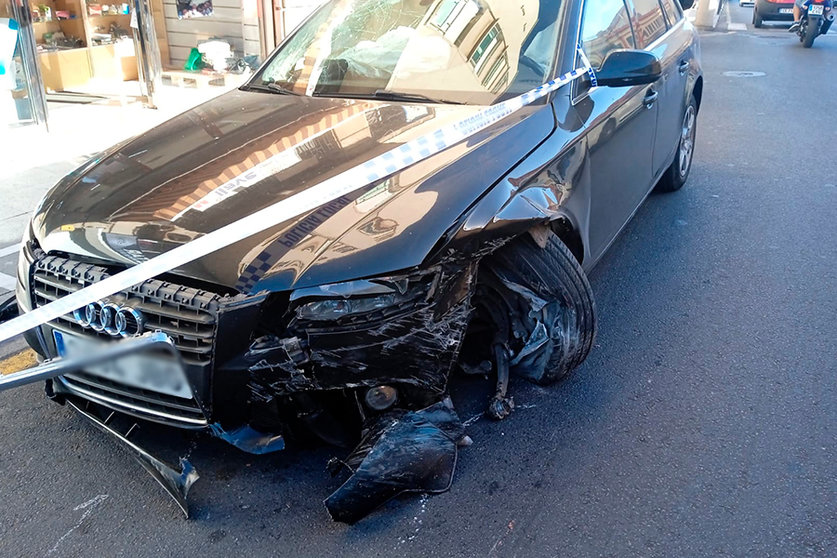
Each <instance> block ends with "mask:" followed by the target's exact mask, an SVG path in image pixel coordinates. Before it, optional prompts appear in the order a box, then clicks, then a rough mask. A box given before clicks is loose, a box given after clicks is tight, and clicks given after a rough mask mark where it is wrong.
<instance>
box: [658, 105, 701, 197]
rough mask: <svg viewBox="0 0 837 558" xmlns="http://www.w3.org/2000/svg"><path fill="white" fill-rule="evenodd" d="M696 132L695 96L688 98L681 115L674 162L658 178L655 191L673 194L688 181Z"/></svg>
mask: <svg viewBox="0 0 837 558" xmlns="http://www.w3.org/2000/svg"><path fill="white" fill-rule="evenodd" d="M696 132H697V101H696V100H695V96H694V95H692V96H691V97H690V98H689V104H688V105H687V106H686V111H685V112H684V113H683V121H682V123H681V127H680V139H679V140H678V143H677V152H676V153H675V154H674V161H673V162H672V163H671V166H670V167H669V168H668V169H667V170H666V172H665V173H663V176H661V177H660V181H659V182H658V183H657V186H656V190H657V191H658V192H674V191H676V190H679V189H680V188H682V187H683V185H684V184H685V183H686V180H688V179H689V172H690V171H691V170H692V157H693V156H694V153H695V134H696Z"/></svg>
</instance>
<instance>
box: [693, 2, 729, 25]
mask: <svg viewBox="0 0 837 558" xmlns="http://www.w3.org/2000/svg"><path fill="white" fill-rule="evenodd" d="M701 1H703V0H695V5H694V6H692V7H691V8H689V9H688V10H686V11H685V15H686V19H688V20H689V21H691V22H692V23H694V22H695V17H696V16H697V5H698V2H701ZM728 1H729V0H709V12H710V13H711V14H712V26H711V27H700V28H701V29H703V30H711V29H715V28H716V27H718V21H719V20H720V18H721V13H722V12H723V11H724V9H726V4H727V2H728Z"/></svg>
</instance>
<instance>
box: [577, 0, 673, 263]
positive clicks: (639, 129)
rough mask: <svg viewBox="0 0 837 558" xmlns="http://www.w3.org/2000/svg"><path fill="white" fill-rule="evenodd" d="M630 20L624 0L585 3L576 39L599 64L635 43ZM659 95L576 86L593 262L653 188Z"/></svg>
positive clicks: (648, 90)
mask: <svg viewBox="0 0 837 558" xmlns="http://www.w3.org/2000/svg"><path fill="white" fill-rule="evenodd" d="M655 1H656V0H655ZM631 21H632V20H631V17H630V16H629V12H628V8H627V5H626V4H625V3H624V0H586V1H585V2H584V8H583V13H582V20H581V28H580V29H581V33H580V38H581V41H580V42H581V45H582V47H583V49H584V52H585V53H586V55H587V57H588V58H589V59H590V63H591V64H592V66H593V68H598V67H600V66H601V64H602V62H603V61H604V59H605V57H606V56H607V55H608V54H609V53H610V52H612V51H614V50H618V49H632V48H635V47H636V42H635V39H634V32H633V28H632V24H631ZM585 79H586V78H585ZM657 95H658V92H657V90H656V85H655V84H652V85H650V86H649V85H640V86H634V87H592V88H591V87H590V82H589V80H586V81H583V82H580V83H577V85H576V90H575V91H574V100H573V103H574V105H575V109H576V113H577V114H578V115H579V117H580V118H581V119H582V120H583V122H584V124H585V126H586V127H587V128H588V129H589V130H588V133H587V138H588V147H589V157H590V159H589V160H590V185H591V189H590V228H589V250H590V255H591V256H592V257H593V261H595V260H596V259H598V257H599V256H600V255H601V253H602V252H604V250H605V249H606V248H607V246H608V245H609V244H610V242H611V241H612V240H613V238H614V237H615V236H616V235H617V234H618V233H619V231H620V230H621V229H622V226H623V225H624V224H625V223H626V222H627V221H628V219H630V217H631V215H633V213H634V211H636V208H637V207H638V206H639V204H640V203H641V202H642V199H643V198H644V196H645V194H646V193H647V192H648V190H649V189H650V188H651V185H652V179H653V172H652V156H653V152H654V133H655V129H656V125H657V103H656V99H657Z"/></svg>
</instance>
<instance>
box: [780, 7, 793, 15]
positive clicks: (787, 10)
mask: <svg viewBox="0 0 837 558" xmlns="http://www.w3.org/2000/svg"><path fill="white" fill-rule="evenodd" d="M779 13H780V14H792V13H793V8H779Z"/></svg>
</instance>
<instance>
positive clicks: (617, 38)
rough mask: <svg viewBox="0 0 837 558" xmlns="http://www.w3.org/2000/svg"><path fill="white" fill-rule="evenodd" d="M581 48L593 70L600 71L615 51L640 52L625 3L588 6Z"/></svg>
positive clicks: (596, 0)
mask: <svg viewBox="0 0 837 558" xmlns="http://www.w3.org/2000/svg"><path fill="white" fill-rule="evenodd" d="M654 1H655V2H656V0H654ZM581 46H582V48H583V49H584V54H586V55H587V58H588V59H589V60H590V65H592V66H593V68H600V67H601V65H602V62H604V59H605V57H606V56H607V55H608V53H610V52H611V51H613V50H618V49H624V48H636V45H635V43H634V35H633V31H632V30H631V20H630V18H629V17H628V10H627V9H626V8H625V3H624V1H623V0H587V1H586V2H584V14H583V15H582V20H581Z"/></svg>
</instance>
